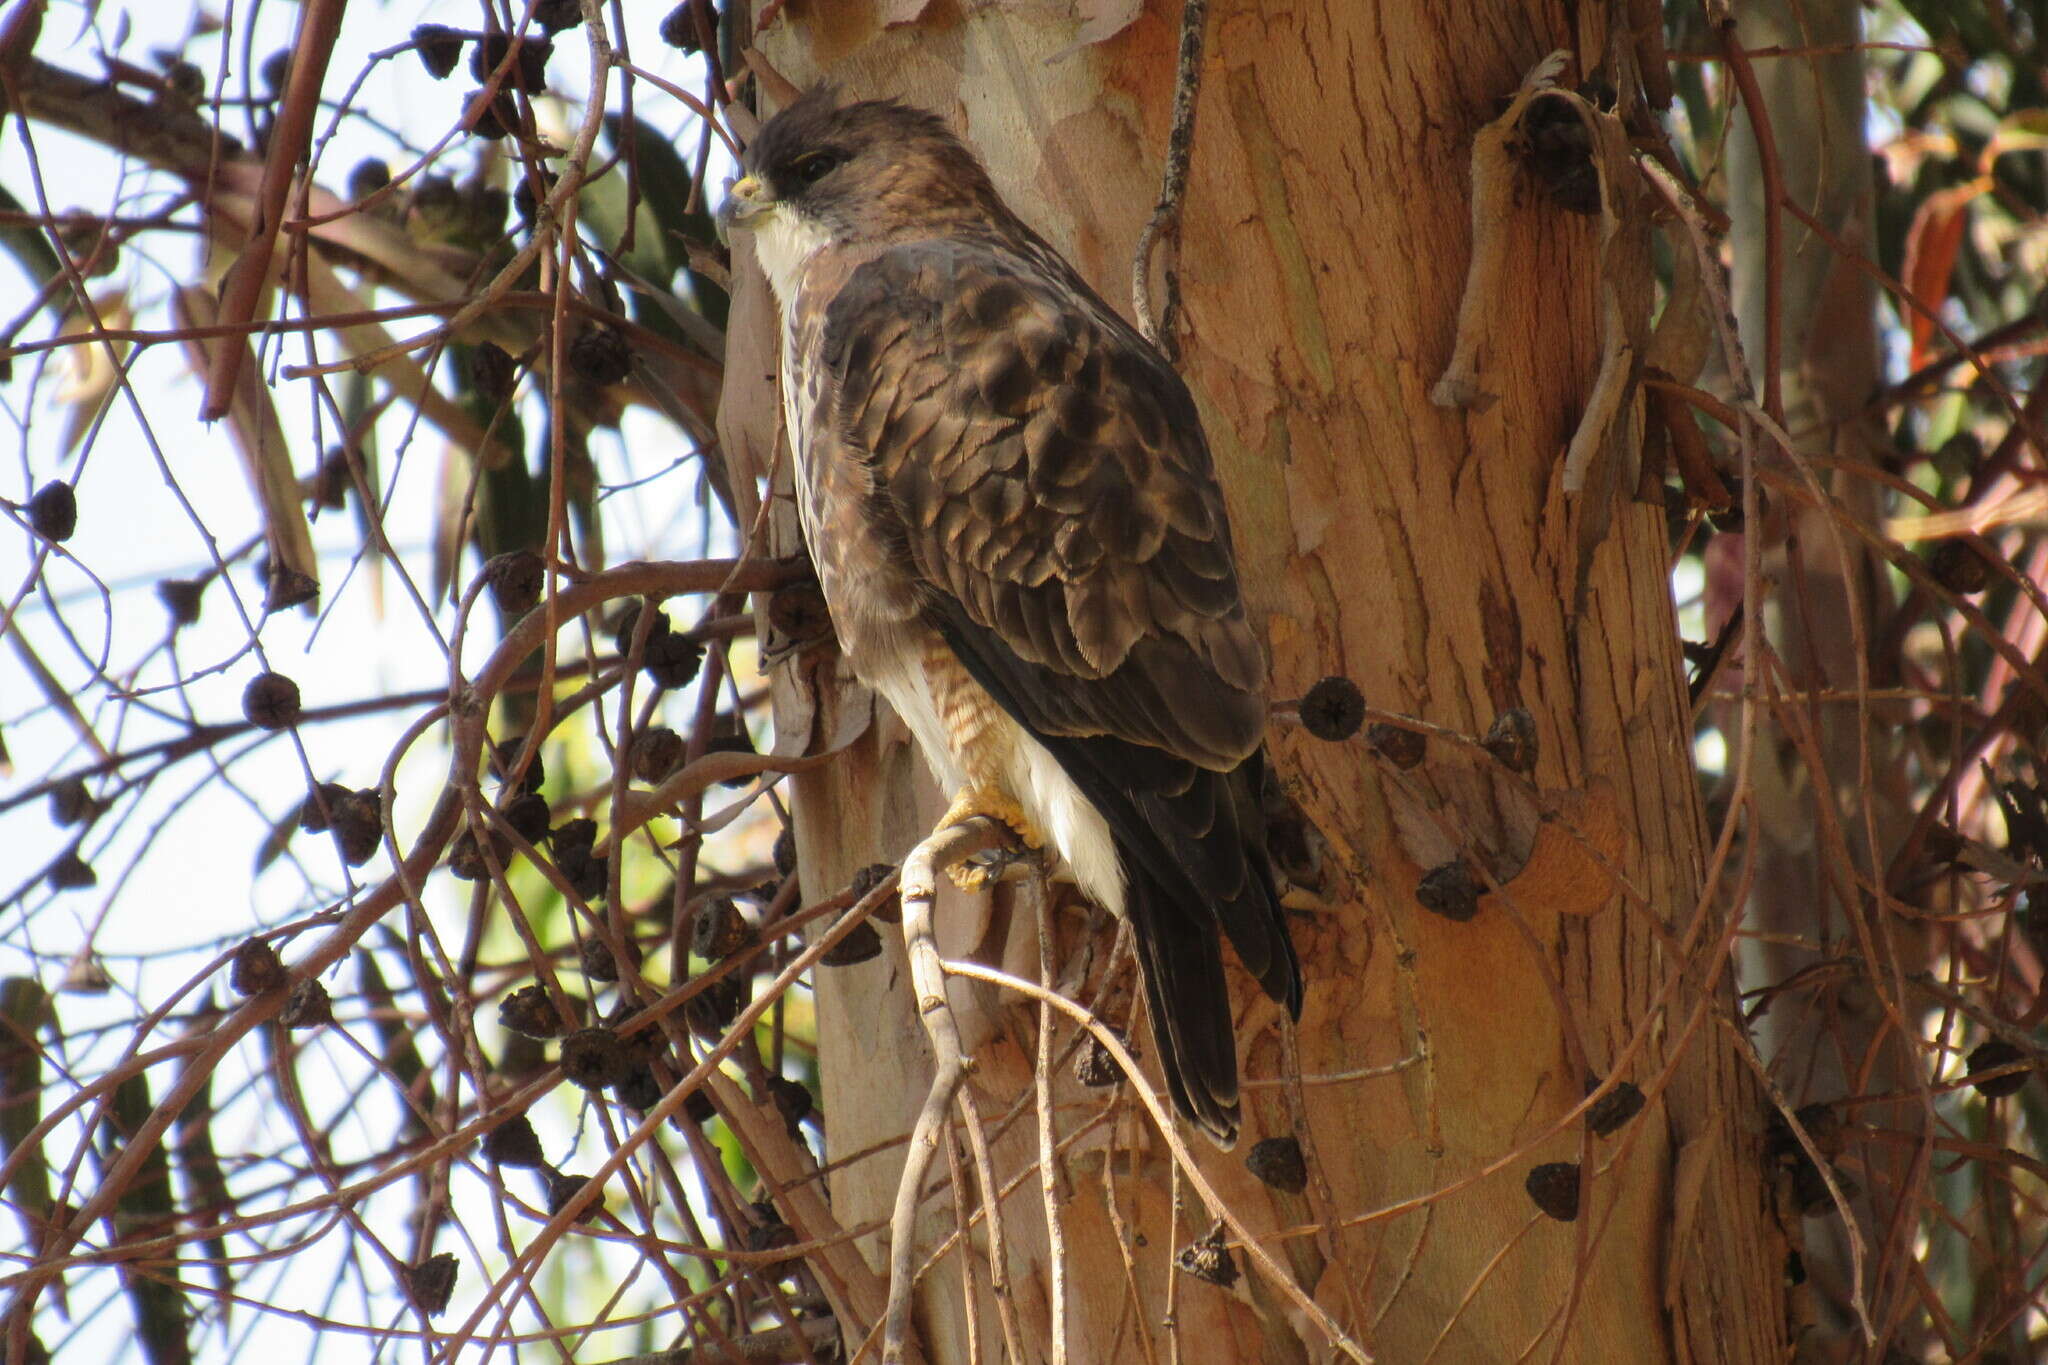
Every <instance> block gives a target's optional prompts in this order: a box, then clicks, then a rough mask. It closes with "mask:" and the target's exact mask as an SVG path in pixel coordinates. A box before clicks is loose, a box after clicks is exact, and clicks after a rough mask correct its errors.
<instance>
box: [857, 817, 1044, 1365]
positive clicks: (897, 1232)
mask: <svg viewBox="0 0 2048 1365" xmlns="http://www.w3.org/2000/svg"><path fill="white" fill-rule="evenodd" d="M1012 843H1013V840H1012V839H1011V836H1010V832H1009V831H1008V830H1007V829H1005V828H1004V827H1003V826H1002V825H1000V824H997V823H996V822H995V821H993V820H989V819H986V818H984V817H982V816H975V817H973V818H972V819H968V820H963V821H961V822H960V823H959V824H957V825H951V826H948V827H947V828H945V829H942V830H940V831H938V832H937V833H935V834H933V835H932V836H931V837H930V838H928V839H926V840H925V841H924V842H923V843H921V844H919V845H918V846H917V847H916V848H914V849H912V850H911V851H910V856H909V857H908V858H905V859H904V860H903V872H902V876H901V896H902V900H903V946H904V949H905V951H906V952H908V953H909V955H910V984H911V989H912V990H913V991H914V992H915V993H916V998H917V1013H918V1017H919V1018H920V1019H922V1020H923V1021H924V1031H925V1035H926V1036H927V1037H929V1038H930V1039H931V1043H932V1057H933V1062H934V1067H933V1073H932V1087H931V1090H930V1091H929V1092H927V1093H926V1095H925V1099H924V1108H922V1109H921V1110H919V1111H918V1115H917V1124H916V1126H915V1127H913V1128H912V1129H911V1133H910V1151H909V1153H908V1154H907V1155H906V1156H905V1158H904V1162H903V1175H902V1177H901V1178H900V1179H899V1180H898V1181H897V1183H896V1207H895V1209H894V1211H893V1212H892V1213H891V1214H890V1215H889V1310H888V1314H887V1316H886V1318H885V1319H884V1322H885V1326H884V1327H883V1333H882V1360H883V1362H884V1365H901V1362H902V1361H903V1359H904V1354H903V1352H904V1341H905V1339H906V1338H907V1337H908V1335H909V1332H910V1290H911V1283H912V1281H913V1280H914V1279H915V1278H916V1276H915V1271H916V1268H917V1205H918V1193H919V1191H920V1190H922V1189H923V1187H924V1180H925V1175H926V1174H927V1173H928V1172H929V1171H930V1170H931V1164H932V1158H933V1157H934V1156H935V1155H937V1153H938V1149H939V1142H940V1141H941V1139H942V1138H943V1137H944V1135H945V1128H946V1113H947V1111H948V1110H950V1109H951V1108H952V1107H953V1097H954V1096H955V1095H957V1094H958V1093H959V1090H960V1085H961V1082H963V1081H965V1080H966V1079H967V1067H968V1060H967V1058H965V1057H963V1056H962V1055H961V1052H960V1029H959V1026H958V1025H957V1024H956V1023H955V1022H954V1020H953V1010H952V1007H951V1006H950V1005H948V1004H947V1003H946V974H945V969H944V968H943V967H941V966H940V964H939V944H938V940H937V938H936V937H935V936H934V934H933V931H932V902H933V900H934V899H935V898H936V896H937V894H938V879H939V876H940V874H941V873H943V872H945V871H947V870H948V869H950V868H953V867H956V866H958V865H959V864H961V863H963V862H965V861H966V860H967V859H969V858H971V857H973V856H974V855H975V854H977V853H986V852H988V851H989V850H991V849H997V848H1007V847H1010V846H1011V845H1012Z"/></svg>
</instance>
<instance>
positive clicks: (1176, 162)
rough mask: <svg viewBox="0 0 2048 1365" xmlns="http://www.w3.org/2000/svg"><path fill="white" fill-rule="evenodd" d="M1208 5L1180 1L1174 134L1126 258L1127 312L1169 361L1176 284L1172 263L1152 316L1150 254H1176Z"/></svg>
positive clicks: (1173, 353)
mask: <svg viewBox="0 0 2048 1365" xmlns="http://www.w3.org/2000/svg"><path fill="white" fill-rule="evenodd" d="M1208 19H1209V0H1181V9H1180V58H1179V64H1178V66H1177V68H1176V69H1175V71H1174V77H1173V128H1172V131H1171V132H1169V133H1168V134H1167V137H1166V167H1165V169H1164V171H1162V172H1161V174H1160V178H1159V204H1158V206H1157V207H1155V208H1154V209H1153V210H1152V217H1151V218H1150V219H1149V220H1147V222H1146V223H1145V227H1144V230H1143V231H1142V232H1140V233H1139V234H1138V245H1137V249H1136V250H1135V251H1134V252H1133V253H1132V257H1131V312H1132V313H1133V314H1134V315H1135V316H1136V318H1137V323H1138V331H1139V332H1140V333H1141V334H1142V335H1143V336H1144V338H1145V339H1146V340H1147V341H1149V342H1151V343H1152V344H1153V345H1154V346H1157V347H1158V348H1159V349H1160V350H1161V351H1162V352H1164V353H1165V354H1166V357H1167V358H1168V359H1169V360H1171V359H1174V358H1175V356H1176V353H1177V351H1178V350H1179V347H1178V346H1177V345H1176V344H1175V342H1174V339H1173V324H1174V318H1175V316H1176V315H1177V314H1178V313H1179V312H1180V283H1179V280H1178V278H1177V277H1176V276H1175V274H1174V268H1173V261H1172V259H1171V258H1169V259H1168V261H1167V264H1166V308H1165V311H1164V312H1162V313H1161V314H1160V315H1159V317H1157V318H1156V319H1155V318H1154V317H1153V316H1152V252H1153V250H1154V248H1156V247H1157V246H1158V245H1159V243H1160V242H1161V240H1164V241H1165V242H1166V243H1167V245H1168V248H1169V251H1171V252H1174V253H1176V254H1177V252H1178V246H1179V242H1180V213H1181V199H1182V197H1183V196H1184V195H1186V193H1187V188H1188V165H1189V163H1190V162H1191V161H1192V160H1193V159H1194V152H1195V101H1196V96H1197V95H1198V94H1199V93H1200V91H1201V88H1202V46H1203V40H1204V37H1205V36H1206V32H1207V29H1208Z"/></svg>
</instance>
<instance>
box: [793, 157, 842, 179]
mask: <svg viewBox="0 0 2048 1365" xmlns="http://www.w3.org/2000/svg"><path fill="white" fill-rule="evenodd" d="M844 160H845V158H844V157H842V156H840V155H839V153H837V152H805V153H804V154H803V155H802V156H800V157H798V158H797V159H796V161H795V163H794V164H792V165H791V166H790V168H789V169H790V170H791V171H792V172H793V173H794V174H795V176H796V178H797V179H798V180H800V181H802V182H803V183H804V184H806V185H815V184H817V183H818V182H819V181H820V180H823V179H824V178H825V177H826V176H828V175H830V174H832V172H834V171H836V170H838V169H839V166H840V164H841V162H843V161H844Z"/></svg>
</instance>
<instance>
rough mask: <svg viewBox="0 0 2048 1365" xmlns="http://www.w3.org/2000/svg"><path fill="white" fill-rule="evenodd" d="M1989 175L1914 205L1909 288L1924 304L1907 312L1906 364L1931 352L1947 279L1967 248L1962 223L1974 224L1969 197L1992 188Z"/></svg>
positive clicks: (1914, 366)
mask: <svg viewBox="0 0 2048 1365" xmlns="http://www.w3.org/2000/svg"><path fill="white" fill-rule="evenodd" d="M1989 184H1990V182H1989V181H1988V180H1981V179H1980V180H1974V181H1971V182H1970V183H1969V184H1967V185H1957V186H1955V187H1954V188H1952V189H1946V190H1942V191H1940V192H1939V193H1937V194H1931V195H1929V196H1927V198H1926V199H1925V200H1923V201H1922V202H1921V205H1920V207H1919V208H1918V209H1917V210H1915V211H1914V214H1913V225H1912V226H1911V227H1909V228H1908V229H1906V268H1905V270H1904V272H1903V275H1904V283H1905V286H1906V290H1907V292H1908V293H1910V294H1911V295H1912V296H1913V297H1914V298H1915V299H1917V300H1918V301H1919V302H1920V304H1921V305H1922V308H1924V309H1925V310H1926V312H1922V311H1921V308H1909V309H1907V312H1906V330H1907V333H1908V335H1910V336H1911V337H1912V339H1913V349H1912V353H1911V356H1910V358H1909V360H1908V361H1907V364H1908V366H1909V367H1910V368H1912V369H1916V370H1917V369H1919V368H1920V367H1921V366H1922V365H1925V364H1926V363H1927V362H1928V360H1929V359H1931V358H1932V345H1931V343H1932V341H1933V339H1934V319H1933V318H1932V317H1930V316H1928V314H1930V313H1939V312H1940V311H1941V306H1942V304H1944V303H1945V302H1947V301H1948V282H1949V276H1950V274H1951V273H1952V272H1953V271H1954V270H1955V264H1956V254H1957V252H1959V251H1960V250H1961V249H1962V245H1963V229H1964V228H1965V227H1967V226H1968V225H1969V214H1968V209H1969V207H1970V201H1971V200H1973V199H1975V198H1976V197H1977V196H1978V195H1980V194H1982V193H1983V192H1984V191H1985V190H1986V189H1987V188H1989Z"/></svg>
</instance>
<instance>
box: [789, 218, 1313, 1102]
mask: <svg viewBox="0 0 2048 1365" xmlns="http://www.w3.org/2000/svg"><path fill="white" fill-rule="evenodd" d="M1029 247H1030V250H1031V258H1030V259H1026V258H1025V257H1024V256H1022V255H1020V254H1018V252H1016V251H1014V250H1011V249H1008V248H1006V247H1005V246H1004V245H1003V244H1001V243H990V242H979V241H974V240H961V239H945V240H927V241H919V242H912V243H907V244H904V245H900V246H897V247H894V248H891V249H889V250H887V251H884V252H883V253H881V254H880V255H879V256H877V257H876V258H875V259H873V260H871V261H869V262H867V263H866V264H864V265H862V266H861V267H859V268H858V269H857V270H855V271H854V273H853V274H852V276H851V277H850V278H849V279H848V281H847V283H846V284H845V285H844V286H843V287H842V288H841V289H840V290H839V292H838V294H837V295H836V297H835V298H834V299H833V301H832V302H831V304H830V306H829V308H828V311H827V314H826V330H825V338H824V347H823V357H822V358H823V360H824V362H825V364H826V365H828V366H829V367H830V368H831V369H832V371H833V373H834V376H835V379H836V381H837V385H838V400H837V411H836V412H835V413H833V414H831V415H830V416H831V418H832V419H834V420H836V422H837V424H838V429H839V431H840V434H841V435H842V437H843V439H845V440H846V441H847V442H848V443H849V444H850V445H851V446H852V447H853V448H855V449H856V450H858V451H860V452H864V453H865V455H866V457H867V458H868V460H869V462H870V465H871V468H872V477H873V479H874V494H873V496H874V498H875V499H876V506H875V509H874V510H875V512H876V520H877V522H878V523H880V524H882V525H885V526H888V527H889V528H890V529H891V531H892V533H893V532H895V531H896V530H897V529H898V528H900V534H901V536H902V544H903V549H904V551H905V553H906V554H907V555H908V556H909V558H910V559H911V561H912V562H913V563H914V564H915V566H916V568H917V570H918V573H919V575H920V576H921V577H922V578H923V579H924V580H925V581H926V582H927V583H928V584H929V585H930V587H931V596H930V606H929V611H930V615H931V618H932V620H933V623H934V624H935V625H936V626H937V627H938V628H939V629H940V630H941V631H942V633H943V634H944V635H945V638H946V639H947V640H948V641H949V643H950V644H951V645H952V647H953V649H954V650H955V652H956V653H957V654H958V655H959V656H960V658H961V660H962V661H963V663H965V665H966V666H967V668H968V669H969V671H970V672H971V673H972V674H973V675H974V677H975V678H976V679H977V681H979V682H980V683H981V684H982V685H983V686H984V687H986V688H987V689H988V690H989V692H990V693H991V694H992V695H993V696H994V697H995V699H996V700H997V701H998V703H999V704H1001V705H1002V706H1003V707H1004V708H1005V709H1006V710H1007V711H1008V712H1009V713H1010V714H1011V715H1012V716H1014V717H1015V718H1016V719H1017V720H1018V721H1019V722H1020V723H1021V724H1023V725H1024V726H1025V727H1026V728H1027V729H1028V730H1030V731H1031V732H1032V733H1033V734H1034V735H1035V736H1037V737H1038V738H1039V740H1040V741H1041V742H1042V743H1044V744H1045V745H1046V747H1047V748H1048V749H1049V750H1050V751H1051V752H1052V753H1053V755H1054V757H1055V758H1056V759H1057V760H1058V762H1059V763H1060V765H1061V766H1062V767H1063V768H1064V769H1065V770H1066V771H1067V773H1068V775H1069V776H1070V777H1071V778H1072V779H1073V780H1074V782H1075V783H1076V785H1077V786H1079V787H1080V788H1081V790H1082V792H1083V793H1084V794H1085V795H1086V796H1087V797H1088V798H1089V800H1090V801H1091V802H1093V803H1094V804H1095V805H1096V806H1097V808H1098V809H1099V810H1100V811H1101V812H1102V814H1103V816H1104V818H1105V820H1106V821H1107V822H1108V824H1109V826H1110V829H1111V832H1112V834H1113V835H1114V836H1115V838H1116V841H1117V845H1118V850H1119V853H1120V855H1121V858H1122V861H1123V864H1124V868H1125V873H1126V877H1127V880H1128V883H1129V889H1130V896H1129V904H1128V906H1127V910H1128V913H1129V915H1130V917H1131V920H1132V925H1133V928H1134V930H1135V932H1136V934H1137V937H1138V939H1139V943H1140V950H1141V954H1142V957H1143V961H1144V965H1145V976H1146V986H1147V991H1148V995H1149V996H1150V1001H1149V1003H1150V1005H1151V1012H1152V1016H1153V1019H1154V1027H1155V1033H1156V1035H1157V1038H1158V1042H1159V1049H1160V1053H1161V1057H1162V1061H1163V1062H1164V1063H1165V1069H1166V1072H1167V1077H1168V1081H1169V1084H1170V1085H1171V1086H1172V1087H1173V1090H1174V1098H1175V1100H1176V1102H1178V1103H1179V1104H1180V1105H1181V1106H1182V1108H1183V1109H1184V1110H1185V1111H1186V1112H1188V1113H1189V1114H1190V1115H1191V1116H1192V1117H1194V1118H1195V1119H1196V1120H1197V1121H1199V1122H1201V1123H1202V1125H1203V1126H1204V1127H1206V1128H1208V1129H1209V1130H1210V1131H1211V1132H1212V1133H1215V1134H1216V1135H1217V1136H1219V1137H1224V1138H1228V1137H1229V1136H1234V1134H1235V1129H1236V1112H1237V1107H1236V1094H1237V1079H1236V1049H1235V1043H1234V1039H1233V1031H1232V1027H1231V1018H1230V1012H1229V999H1228V995H1227V993H1226V992H1225V990H1224V982H1223V972H1222V959H1221V953H1220V946H1219V942H1218V931H1219V930H1220V931H1221V932H1222V933H1223V934H1226V935H1227V936H1228V937H1229V938H1230V940H1231V942H1232V944H1233V945H1234V946H1235V947H1236V949H1237V951H1238V954H1239V956H1240V957H1241V958H1242V959H1243V960H1244V961H1245V964H1246V966H1247V967H1248V968H1250V970H1251V971H1252V973H1253V975H1254V976H1256V977H1258V978H1259V980H1260V982H1261V984H1262V985H1264V987H1265V988H1266V990H1267V992H1268V993H1269V994H1271V995H1272V996H1273V997H1274V998H1275V999H1278V1000H1282V1001H1284V1002H1285V1003H1286V1004H1287V1005H1288V1006H1289V1008H1290V1009H1293V1010H1295V1011H1296V1012H1298V1011H1299V1008H1300V999H1301V982H1300V969H1299V967H1298V965H1297V963H1296V959H1295V955H1294V950H1293V947H1292V945H1291V943H1290V942H1289V940H1288V936H1287V932H1286V928H1285V925H1284V922H1283V920H1282V916H1281V911H1280V908H1279V906H1278V903H1277V900H1276V899H1275V896H1274V891H1273V884H1272V877H1271V871H1270V868H1269V866H1268V865H1267V862H1266V855H1265V851H1264V845H1265V839H1264V831H1263V826H1262V823H1261V821H1260V818H1259V807H1258V800H1257V795H1258V783H1259V781H1260V777H1261V773H1262V758H1261V755H1260V749H1259V745H1260V736H1261V734H1262V732H1263V730H1264V723H1265V716H1264V702H1263V699H1262V696H1261V691H1262V687H1263V683H1264V668H1263V662H1262V660H1261V659H1260V656H1259V653H1258V649H1257V645H1256V643H1255V641H1254V640H1253V638H1252V635H1251V632H1250V629H1249V627H1248V625H1247V623H1246V621H1245V619H1244V614H1243V607H1242V605H1241V602H1240V600H1239V593H1238V584H1237V580H1236V573H1235V569H1234V567H1233V564H1232V559H1231V553H1230V546H1229V540H1228V529H1227V524H1226V522H1225V519H1224V514H1223V509H1222V503H1221V498H1220V494H1219V493H1218V491H1217V489H1216V486H1215V481H1214V477H1213V474H1212V472H1211V469H1210V465H1209V458H1208V452H1207V450H1206V448H1205V447H1204V446H1203V444H1202V441H1201V436H1200V427H1199V421H1198V419H1197V416H1196V413H1195V410H1194V404H1193V401H1192V400H1191V399H1190V398H1189V397H1188V395H1187V392H1186V389H1185V388H1184V387H1183V386H1182V385H1181V383H1180V380H1179V378H1178V377H1177V376H1176V375H1175V374H1174V373H1173V371H1172V370H1171V369H1170V368H1169V367H1168V366H1167V365H1166V364H1165V363H1164V361H1162V360H1160V359H1159V358H1158V356H1157V355H1156V354H1154V353H1153V352H1151V351H1150V350H1149V348H1147V347H1146V346H1145V344H1144V343H1143V342H1142V341H1141V340H1140V339H1139V338H1138V337H1137V336H1136V335H1135V334H1134V333H1131V332H1130V331H1129V329H1128V328H1127V327H1125V326H1124V325H1123V324H1122V323H1121V322H1120V321H1119V320H1117V319H1116V318H1115V317H1114V315H1113V314H1111V313H1110V312H1109V310H1108V309H1107V308H1106V307H1105V306H1103V305H1102V304H1101V303H1100V301H1099V300H1097V299H1096V298H1095V296H1094V295H1093V294H1092V293H1090V292H1089V291H1088V290H1087V287H1086V286H1085V284H1083V283H1082V282H1081V281H1080V280H1079V279H1078V277H1075V276H1073V275H1072V274H1071V272H1070V271H1067V270H1066V268H1065V267H1064V265H1063V264H1061V263H1060V262H1059V261H1058V260H1057V258H1056V257H1052V256H1051V253H1050V252H1049V250H1044V249H1043V248H1041V247H1039V246H1038V245H1037V244H1035V243H1032V244H1029ZM1041 253H1042V254H1041Z"/></svg>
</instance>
